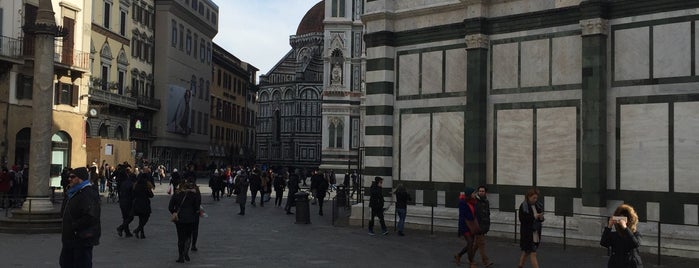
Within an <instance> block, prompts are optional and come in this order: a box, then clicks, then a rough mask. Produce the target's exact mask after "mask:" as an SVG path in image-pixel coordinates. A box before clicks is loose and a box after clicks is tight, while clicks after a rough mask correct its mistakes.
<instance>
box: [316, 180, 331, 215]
mask: <svg viewBox="0 0 699 268" xmlns="http://www.w3.org/2000/svg"><path fill="white" fill-rule="evenodd" d="M329 187H330V183H329V182H328V179H326V178H324V177H321V178H319V179H318V183H317V184H316V197H317V198H318V215H320V216H323V201H324V200H325V196H326V195H327V193H328V188H329Z"/></svg>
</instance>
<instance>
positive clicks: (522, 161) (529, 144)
mask: <svg viewBox="0 0 699 268" xmlns="http://www.w3.org/2000/svg"><path fill="white" fill-rule="evenodd" d="M496 116H497V120H498V121H497V152H496V157H497V167H496V170H497V178H496V179H497V184H504V185H532V168H533V166H532V165H533V164H532V157H533V151H532V150H533V147H534V143H533V138H534V137H533V135H534V133H533V127H534V126H533V125H534V120H533V110H531V109H527V110H500V111H497V114H496Z"/></svg>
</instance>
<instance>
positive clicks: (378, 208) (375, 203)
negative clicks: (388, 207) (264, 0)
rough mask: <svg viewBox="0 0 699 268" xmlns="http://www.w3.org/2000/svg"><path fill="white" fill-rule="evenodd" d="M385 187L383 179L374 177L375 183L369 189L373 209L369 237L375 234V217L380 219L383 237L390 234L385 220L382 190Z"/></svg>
mask: <svg viewBox="0 0 699 268" xmlns="http://www.w3.org/2000/svg"><path fill="white" fill-rule="evenodd" d="M382 187H383V178H381V177H374V182H372V183H371V187H369V194H370V197H369V207H370V208H371V218H370V219H369V235H372V236H373V235H375V234H374V217H378V218H379V223H380V224H381V232H382V234H383V235H387V234H388V229H387V228H386V222H385V221H384V219H383V203H384V200H383V193H382V192H381V189H382Z"/></svg>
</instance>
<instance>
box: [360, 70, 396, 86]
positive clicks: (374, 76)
mask: <svg viewBox="0 0 699 268" xmlns="http://www.w3.org/2000/svg"><path fill="white" fill-rule="evenodd" d="M395 75H396V74H395V72H394V71H390V70H381V71H368V72H366V82H367V83H371V82H383V81H393V78H394V77H395Z"/></svg>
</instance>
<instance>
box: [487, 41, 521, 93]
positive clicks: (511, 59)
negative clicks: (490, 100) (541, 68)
mask: <svg viewBox="0 0 699 268" xmlns="http://www.w3.org/2000/svg"><path fill="white" fill-rule="evenodd" d="M518 46H519V44H518V43H507V44H499V45H494V46H493V51H492V53H493V64H492V73H493V81H492V88H493V89H500V88H515V87H518V78H519V77H518V76H519V73H518V70H517V62H518V58H519V50H518Z"/></svg>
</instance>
